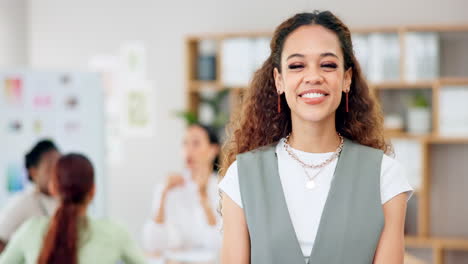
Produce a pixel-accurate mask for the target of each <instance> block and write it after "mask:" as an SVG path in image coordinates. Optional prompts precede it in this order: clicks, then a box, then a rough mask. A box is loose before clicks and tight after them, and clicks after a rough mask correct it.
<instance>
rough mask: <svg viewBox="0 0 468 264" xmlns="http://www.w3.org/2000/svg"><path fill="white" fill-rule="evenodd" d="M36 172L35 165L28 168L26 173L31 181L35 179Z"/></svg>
mask: <svg viewBox="0 0 468 264" xmlns="http://www.w3.org/2000/svg"><path fill="white" fill-rule="evenodd" d="M36 174H37V168H36V167H31V168H29V169H28V175H29V178H30V180H31V181H32V182H35V181H36Z"/></svg>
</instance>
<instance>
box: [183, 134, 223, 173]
mask: <svg viewBox="0 0 468 264" xmlns="http://www.w3.org/2000/svg"><path fill="white" fill-rule="evenodd" d="M218 151H219V150H218V146H217V145H216V144H211V143H210V140H209V137H208V133H207V132H206V131H205V130H204V129H203V128H201V127H199V126H190V127H189V128H188V129H187V132H186V133H185V138H184V146H183V152H184V160H185V165H186V166H187V167H188V168H189V169H194V168H199V167H201V166H212V163H213V161H214V159H215V158H216V155H218Z"/></svg>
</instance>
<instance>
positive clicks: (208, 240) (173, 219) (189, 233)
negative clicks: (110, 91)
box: [143, 124, 221, 253]
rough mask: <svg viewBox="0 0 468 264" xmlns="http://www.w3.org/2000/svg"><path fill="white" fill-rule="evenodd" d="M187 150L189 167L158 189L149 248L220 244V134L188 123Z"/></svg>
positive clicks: (215, 246)
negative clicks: (217, 164)
mask: <svg viewBox="0 0 468 264" xmlns="http://www.w3.org/2000/svg"><path fill="white" fill-rule="evenodd" d="M183 152H184V156H185V165H186V168H187V170H186V171H184V172H183V173H182V174H173V175H170V176H169V177H168V178H167V180H166V181H165V183H164V184H160V185H157V186H156V188H155V191H154V199H153V211H152V215H151V219H149V220H148V221H147V222H146V224H145V227H144V234H143V241H144V247H145V249H146V250H147V251H148V252H151V253H160V252H161V251H164V250H167V249H194V248H201V249H213V250H217V249H218V248H219V247H220V243H221V235H220V230H219V226H220V225H219V224H220V219H219V218H220V217H218V215H219V214H218V213H217V211H216V208H218V203H219V194H218V191H217V190H218V189H217V178H216V173H215V172H214V169H215V167H216V159H217V156H218V153H219V142H218V138H217V136H216V134H215V133H214V132H213V131H212V130H211V129H210V128H208V127H206V126H203V125H199V124H196V125H191V126H190V127H188V129H187V131H186V134H185V139H184V144H183Z"/></svg>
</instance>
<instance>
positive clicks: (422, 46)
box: [404, 32, 440, 82]
mask: <svg viewBox="0 0 468 264" xmlns="http://www.w3.org/2000/svg"><path fill="white" fill-rule="evenodd" d="M404 39H405V58H404V63H405V79H406V80H407V81H410V82H411V81H427V80H435V79H437V78H438V77H439V65H440V63H439V61H440V59H439V56H440V40H439V35H438V34H437V33H434V32H408V33H406V35H405V38H404Z"/></svg>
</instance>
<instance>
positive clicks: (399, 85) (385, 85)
mask: <svg viewBox="0 0 468 264" xmlns="http://www.w3.org/2000/svg"><path fill="white" fill-rule="evenodd" d="M369 87H370V88H371V89H376V90H392V89H398V90H401V89H432V88H433V87H434V82H433V81H417V82H398V81H396V82H382V83H372V84H369Z"/></svg>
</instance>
